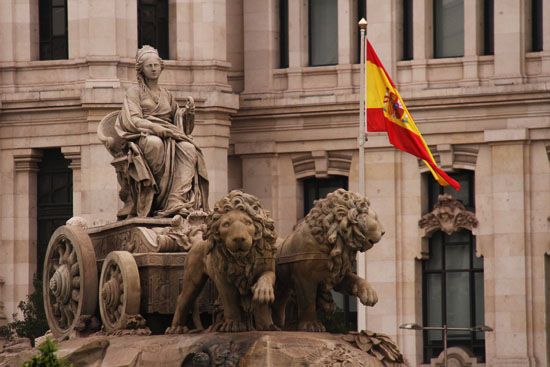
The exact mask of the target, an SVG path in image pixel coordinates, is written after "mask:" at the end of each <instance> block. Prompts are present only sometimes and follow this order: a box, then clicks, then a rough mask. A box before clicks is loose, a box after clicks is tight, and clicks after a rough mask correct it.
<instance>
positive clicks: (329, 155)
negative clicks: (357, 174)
mask: <svg viewBox="0 0 550 367" xmlns="http://www.w3.org/2000/svg"><path fill="white" fill-rule="evenodd" d="M292 165H293V167H294V174H295V175H296V178H297V179H300V178H305V177H310V176H315V177H317V178H323V177H328V176H329V175H339V176H349V170H350V167H351V154H347V153H338V152H327V151H324V150H315V151H312V152H311V153H305V154H301V155H298V156H295V157H293V158H292Z"/></svg>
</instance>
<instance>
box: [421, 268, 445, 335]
mask: <svg viewBox="0 0 550 367" xmlns="http://www.w3.org/2000/svg"><path fill="white" fill-rule="evenodd" d="M441 297H442V289H441V274H426V322H425V326H441V325H442V323H443V317H442V313H441V302H442V301H443V300H442V298H441ZM429 335H431V336H430V338H432V339H433V338H436V339H437V340H439V338H441V333H431V332H430V333H429Z"/></svg>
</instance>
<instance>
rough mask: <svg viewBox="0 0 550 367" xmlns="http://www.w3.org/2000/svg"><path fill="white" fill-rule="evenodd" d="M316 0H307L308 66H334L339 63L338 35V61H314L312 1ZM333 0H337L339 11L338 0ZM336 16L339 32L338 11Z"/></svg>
mask: <svg viewBox="0 0 550 367" xmlns="http://www.w3.org/2000/svg"><path fill="white" fill-rule="evenodd" d="M313 1H315V0H308V1H307V36H308V37H307V41H308V42H307V49H308V66H310V67H317V66H334V65H338V62H339V60H338V36H337V37H336V41H337V42H336V62H335V63H327V64H314V63H313V60H312V55H313V53H312V49H313V42H312V37H311V35H312V34H313V33H312V29H311V25H312V19H313V17H312V11H311V9H312V2H313ZM332 1H335V2H336V11H338V2H337V0H332ZM335 16H336V33H338V12H336V14H335Z"/></svg>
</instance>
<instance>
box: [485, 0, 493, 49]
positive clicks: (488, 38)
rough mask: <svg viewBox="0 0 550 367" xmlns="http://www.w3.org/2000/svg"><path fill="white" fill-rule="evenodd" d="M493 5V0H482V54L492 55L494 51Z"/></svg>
mask: <svg viewBox="0 0 550 367" xmlns="http://www.w3.org/2000/svg"><path fill="white" fill-rule="evenodd" d="M494 12H495V6H494V1H493V0H484V2H483V54H484V55H493V54H494V53H495V46H494V44H495V23H494Z"/></svg>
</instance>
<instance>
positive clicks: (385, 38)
mask: <svg viewBox="0 0 550 367" xmlns="http://www.w3.org/2000/svg"><path fill="white" fill-rule="evenodd" d="M415 3H416V1H415ZM415 5H416V4H415ZM401 6H402V4H401V2H398V1H397V0H386V1H376V0H367V15H368V18H369V24H368V26H367V30H368V37H369V40H370V42H371V43H372V45H373V47H374V48H375V49H376V53H377V54H378V57H380V61H382V64H383V65H384V67H385V68H386V70H387V71H388V73H389V74H390V76H392V77H393V76H394V75H395V76H396V75H397V73H396V72H397V61H398V60H397V55H398V54H399V53H398V52H397V47H399V45H400V42H398V40H399V39H401V35H399V34H398V32H399V29H400V28H398V27H396V24H397V22H398V21H397V19H396V14H397V7H401ZM415 10H416V8H415ZM415 16H416V13H415ZM415 25H416V23H415ZM425 26H426V25H425V24H423V25H422V27H423V28H424V27H425ZM417 32H418V31H417V30H416V29H415V30H414V34H415V36H416V33H417ZM415 42H416V41H415ZM415 45H417V43H415ZM418 45H421V44H418ZM423 58H425V57H423ZM394 79H396V78H395V77H394Z"/></svg>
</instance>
